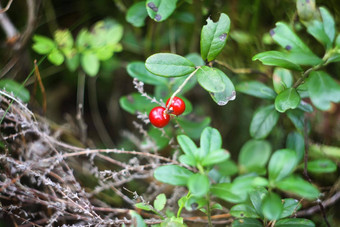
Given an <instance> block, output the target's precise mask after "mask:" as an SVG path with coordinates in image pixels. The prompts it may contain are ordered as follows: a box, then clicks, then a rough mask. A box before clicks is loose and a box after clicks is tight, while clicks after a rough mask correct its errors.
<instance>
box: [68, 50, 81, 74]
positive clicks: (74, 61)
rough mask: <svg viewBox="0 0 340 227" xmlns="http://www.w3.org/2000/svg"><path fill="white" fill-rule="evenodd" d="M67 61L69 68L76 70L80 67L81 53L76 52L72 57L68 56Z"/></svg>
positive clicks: (72, 70)
mask: <svg viewBox="0 0 340 227" xmlns="http://www.w3.org/2000/svg"><path fill="white" fill-rule="evenodd" d="M65 63H66V66H67V68H68V69H69V70H70V71H71V72H74V71H76V69H77V68H78V67H79V54H76V55H74V56H73V57H71V58H66V59H65Z"/></svg>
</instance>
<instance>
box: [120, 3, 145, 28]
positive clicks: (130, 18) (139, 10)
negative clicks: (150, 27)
mask: <svg viewBox="0 0 340 227" xmlns="http://www.w3.org/2000/svg"><path fill="white" fill-rule="evenodd" d="M145 4H146V3H145V1H141V2H137V3H135V4H133V5H132V6H131V7H130V8H129V9H128V11H127V13H126V17H125V19H126V21H127V22H129V23H130V24H132V25H133V26H135V27H142V26H144V24H145V23H144V21H145V18H146V17H147V16H148V12H147V11H146V7H145Z"/></svg>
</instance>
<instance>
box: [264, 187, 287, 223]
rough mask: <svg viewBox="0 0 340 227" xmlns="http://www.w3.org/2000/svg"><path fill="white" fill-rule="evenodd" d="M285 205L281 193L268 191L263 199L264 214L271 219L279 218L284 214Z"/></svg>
mask: <svg viewBox="0 0 340 227" xmlns="http://www.w3.org/2000/svg"><path fill="white" fill-rule="evenodd" d="M282 211H283V205H282V202H281V198H280V196H279V195H277V194H275V193H273V192H268V194H267V195H266V196H265V197H264V198H263V201H262V213H263V216H264V217H265V218H267V219H269V220H278V219H279V218H280V216H281V214H282Z"/></svg>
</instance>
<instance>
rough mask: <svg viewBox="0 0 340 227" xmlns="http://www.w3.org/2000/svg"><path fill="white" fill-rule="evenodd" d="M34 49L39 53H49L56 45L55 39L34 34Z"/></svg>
mask: <svg viewBox="0 0 340 227" xmlns="http://www.w3.org/2000/svg"><path fill="white" fill-rule="evenodd" d="M33 41H34V44H33V46H32V49H33V50H34V51H35V52H37V53H38V54H49V53H50V52H51V51H52V50H53V49H55V47H56V45H55V43H54V41H53V40H52V39H50V38H48V37H46V36H41V35H34V36H33Z"/></svg>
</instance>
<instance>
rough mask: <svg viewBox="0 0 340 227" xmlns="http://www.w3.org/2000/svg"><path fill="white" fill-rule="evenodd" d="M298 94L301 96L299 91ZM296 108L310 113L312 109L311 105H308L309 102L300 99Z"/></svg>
mask: <svg viewBox="0 0 340 227" xmlns="http://www.w3.org/2000/svg"><path fill="white" fill-rule="evenodd" d="M299 94H300V97H301V98H302V96H301V93H299ZM298 109H300V110H302V111H304V112H307V113H312V112H313V111H314V109H313V107H312V105H310V104H309V103H307V102H305V101H303V100H301V102H300V104H299V106H298Z"/></svg>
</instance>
